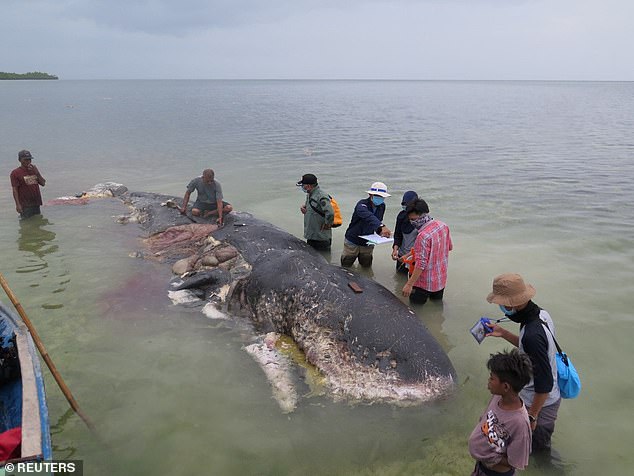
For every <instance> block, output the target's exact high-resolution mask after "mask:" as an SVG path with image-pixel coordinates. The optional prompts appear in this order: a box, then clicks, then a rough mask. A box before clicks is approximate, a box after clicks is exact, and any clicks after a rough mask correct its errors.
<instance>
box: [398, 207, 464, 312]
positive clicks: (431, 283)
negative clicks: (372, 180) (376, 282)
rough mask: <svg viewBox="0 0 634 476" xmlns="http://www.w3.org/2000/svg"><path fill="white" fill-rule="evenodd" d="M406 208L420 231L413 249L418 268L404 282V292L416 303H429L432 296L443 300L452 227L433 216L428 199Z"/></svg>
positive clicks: (413, 223) (451, 244) (432, 298)
mask: <svg viewBox="0 0 634 476" xmlns="http://www.w3.org/2000/svg"><path fill="white" fill-rule="evenodd" d="M406 212H407V217H408V218H409V220H410V222H411V223H412V225H414V226H415V227H416V228H417V229H418V235H417V236H416V242H415V243H414V248H413V249H412V253H413V257H414V261H415V264H414V272H413V273H412V275H411V276H410V277H409V279H408V280H407V282H406V283H405V286H403V296H409V300H410V302H411V303H415V304H425V303H426V302H427V299H428V298H429V299H431V300H438V301H440V300H442V296H443V293H444V291H445V285H446V284H447V263H448V261H449V252H450V251H451V250H452V249H453V243H452V242H451V236H450V234H449V227H448V226H447V224H446V223H443V222H441V221H440V220H434V219H433V218H432V217H431V216H429V207H428V206H427V202H425V200H420V199H419V200H416V201H414V202H412V203H410V204H409V205H408V206H407V209H406Z"/></svg>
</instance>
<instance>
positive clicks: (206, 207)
mask: <svg viewBox="0 0 634 476" xmlns="http://www.w3.org/2000/svg"><path fill="white" fill-rule="evenodd" d="M227 205H229V204H228V203H227V202H225V201H224V200H223V201H222V206H223V208H224V207H225V206H227ZM192 208H197V209H198V210H200V211H201V212H212V211H214V210H217V209H218V204H217V203H216V202H214V203H206V202H199V201H198V200H196V201H195V202H194V205H192Z"/></svg>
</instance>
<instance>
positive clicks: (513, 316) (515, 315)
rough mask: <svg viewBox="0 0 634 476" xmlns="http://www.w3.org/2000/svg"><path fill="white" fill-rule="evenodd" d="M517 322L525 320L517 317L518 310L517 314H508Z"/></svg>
mask: <svg viewBox="0 0 634 476" xmlns="http://www.w3.org/2000/svg"><path fill="white" fill-rule="evenodd" d="M506 317H508V318H509V319H510V320H512V321H513V322H515V323H516V324H521V323H522V322H523V321H524V320H523V319H522V318H518V317H517V312H516V313H515V314H511V315H510V316H506Z"/></svg>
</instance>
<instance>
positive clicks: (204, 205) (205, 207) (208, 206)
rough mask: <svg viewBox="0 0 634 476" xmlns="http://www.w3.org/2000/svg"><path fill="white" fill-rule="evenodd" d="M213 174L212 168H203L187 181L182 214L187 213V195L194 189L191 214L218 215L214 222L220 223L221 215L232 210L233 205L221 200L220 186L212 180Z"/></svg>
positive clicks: (200, 215)
mask: <svg viewBox="0 0 634 476" xmlns="http://www.w3.org/2000/svg"><path fill="white" fill-rule="evenodd" d="M214 176H215V175H214V171H213V170H212V169H205V170H203V175H202V176H201V177H196V178H195V179H192V180H191V182H189V184H188V185H187V191H186V192H185V197H183V206H182V207H181V208H180V211H181V213H182V214H183V215H184V214H185V213H187V204H188V203H189V196H190V195H191V193H192V192H193V191H194V190H196V192H197V193H198V195H197V196H196V201H195V202H194V204H193V205H192V215H194V216H195V217H202V218H207V217H209V216H212V215H218V219H217V220H216V222H217V223H218V224H219V225H222V222H223V219H222V217H223V215H226V214H227V213H229V212H230V211H231V210H233V207H232V206H231V205H230V204H229V203H227V202H225V201H223V200H222V187H221V186H220V183H219V182H217V181H216V180H214Z"/></svg>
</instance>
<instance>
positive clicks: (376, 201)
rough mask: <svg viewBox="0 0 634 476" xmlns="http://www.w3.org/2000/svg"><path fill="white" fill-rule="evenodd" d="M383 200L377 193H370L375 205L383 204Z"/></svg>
mask: <svg viewBox="0 0 634 476" xmlns="http://www.w3.org/2000/svg"><path fill="white" fill-rule="evenodd" d="M384 201H385V200H383V197H379V196H377V195H372V203H374V204H375V205H376V206H377V207H378V206H379V205H383V202H384Z"/></svg>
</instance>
